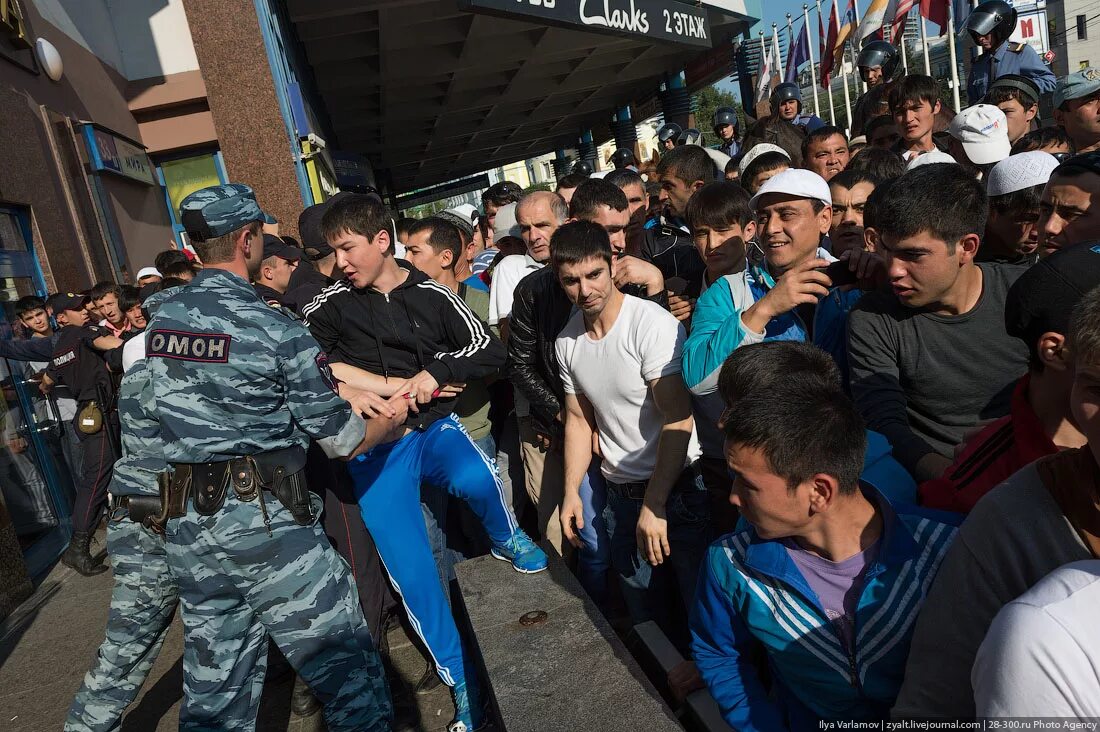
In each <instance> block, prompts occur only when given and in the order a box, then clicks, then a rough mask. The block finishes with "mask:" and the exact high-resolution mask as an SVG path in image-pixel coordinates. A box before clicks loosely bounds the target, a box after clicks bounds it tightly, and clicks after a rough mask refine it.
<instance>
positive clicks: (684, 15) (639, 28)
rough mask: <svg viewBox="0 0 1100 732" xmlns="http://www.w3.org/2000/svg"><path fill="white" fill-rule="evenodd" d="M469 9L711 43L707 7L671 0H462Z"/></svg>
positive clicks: (596, 29)
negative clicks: (701, 7) (702, 7)
mask: <svg viewBox="0 0 1100 732" xmlns="http://www.w3.org/2000/svg"><path fill="white" fill-rule="evenodd" d="M459 7H461V8H462V9H463V10H468V11H471V12H478V13H487V14H490V15H498V16H500V17H503V18H515V19H517V20H525V21H527V22H532V21H537V22H540V23H544V24H546V25H559V26H565V27H568V28H572V29H574V30H586V31H592V32H594V33H614V34H616V35H625V36H640V37H644V38H649V39H652V40H658V41H669V42H671V43H682V44H686V45H689V46H703V47H705V48H710V46H711V38H710V24H709V23H708V22H707V14H706V10H705V9H700V8H698V7H695V6H693V5H687V4H683V3H679V2H675V1H673V0H460V2H459Z"/></svg>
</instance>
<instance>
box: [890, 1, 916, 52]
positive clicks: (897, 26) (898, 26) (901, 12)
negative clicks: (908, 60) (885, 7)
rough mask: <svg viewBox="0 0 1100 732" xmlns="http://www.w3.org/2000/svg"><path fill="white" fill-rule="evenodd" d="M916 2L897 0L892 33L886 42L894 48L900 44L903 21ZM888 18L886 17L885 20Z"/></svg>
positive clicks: (903, 29)
mask: <svg viewBox="0 0 1100 732" xmlns="http://www.w3.org/2000/svg"><path fill="white" fill-rule="evenodd" d="M916 4H917V3H916V0H897V9H896V10H895V11H894V21H893V28H894V30H893V33H892V34H891V36H890V38H887V39H886V40H888V41H890V42H891V43H893V44H894V45H895V46H896V45H897V44H898V43H900V42H901V34H902V33H903V32H904V31H905V20H906V18H908V17H909V11H910V10H912V9H913V6H914V5H916ZM889 17H890V16H889V15H887V18H889Z"/></svg>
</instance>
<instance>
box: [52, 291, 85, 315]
mask: <svg viewBox="0 0 1100 732" xmlns="http://www.w3.org/2000/svg"><path fill="white" fill-rule="evenodd" d="M90 299H91V298H90V297H88V296H87V295H85V294H84V293H82V292H59V293H57V294H56V295H50V297H49V298H48V299H47V300H46V304H47V305H48V306H49V307H50V309H51V310H53V311H54V312H55V313H60V312H61V311H62V310H83V309H84V306H85V305H86V304H88V301H89V300H90Z"/></svg>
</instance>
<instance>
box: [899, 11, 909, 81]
mask: <svg viewBox="0 0 1100 732" xmlns="http://www.w3.org/2000/svg"><path fill="white" fill-rule="evenodd" d="M908 22H909V16H908V15H906V16H905V19H904V20H902V21H901V23H902V25H901V35H900V36H898V41H899V45H900V46H901V69H902V71H903V72H905V73H906V74H908V73H909V58H908V54H907V53H906V52H905V25H906V23H908Z"/></svg>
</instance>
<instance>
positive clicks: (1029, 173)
mask: <svg viewBox="0 0 1100 732" xmlns="http://www.w3.org/2000/svg"><path fill="white" fill-rule="evenodd" d="M1057 167H1058V158H1056V157H1054V156H1053V155H1051V154H1050V153H1048V152H1043V151H1042V150H1032V151H1031V152H1025V153H1019V154H1017V155H1009V156H1008V157H1007V158H1005V159H1004V160H1002V161H1001V162H999V163H997V164H996V165H994V166H993V170H991V171H989V178H987V179H986V183H985V189H986V193H988V194H989V195H991V196H1003V195H1004V194H1006V193H1014V192H1016V191H1022V190H1023V189H1025V188H1031V187H1032V186H1041V185H1045V184H1046V182H1047V181H1048V180H1050V174H1051V173H1052V172H1053V171H1054V169H1055V168H1057Z"/></svg>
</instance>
